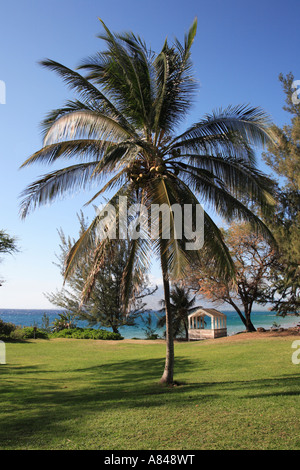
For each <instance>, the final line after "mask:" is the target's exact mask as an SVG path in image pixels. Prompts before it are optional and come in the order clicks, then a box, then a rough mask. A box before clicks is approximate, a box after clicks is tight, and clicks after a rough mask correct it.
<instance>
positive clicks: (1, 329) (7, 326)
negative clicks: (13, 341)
mask: <svg viewBox="0 0 300 470" xmlns="http://www.w3.org/2000/svg"><path fill="white" fill-rule="evenodd" d="M16 328H17V327H16V325H14V324H13V323H5V322H4V321H3V320H1V319H0V336H10V334H11V333H12V332H13V331H14V330H15V329H16Z"/></svg>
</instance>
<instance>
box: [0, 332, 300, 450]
mask: <svg viewBox="0 0 300 470" xmlns="http://www.w3.org/2000/svg"><path fill="white" fill-rule="evenodd" d="M293 339H296V338H291V337H290V338H288V337H286V338H266V339H264V340H261V339H253V340H249V341H247V340H245V341H234V342H230V341H226V340H225V341H224V340H222V341H218V340H216V341H203V342H194V343H177V344H176V345H175V354H176V368H175V379H176V380H178V381H179V382H181V383H182V384H181V385H179V386H177V387H172V388H164V387H161V386H160V385H158V380H159V378H160V376H161V374H162V371H163V366H164V355H165V345H164V344H163V343H161V344H157V343H151V342H148V343H147V344H139V342H136V343H126V342H124V341H119V342H110V341H93V340H65V339H55V340H54V339H52V340H49V341H47V340H30V341H28V342H27V343H9V344H7V345H6V351H7V353H6V354H7V364H6V365H0V374H1V383H0V392H1V405H0V423H1V424H0V448H1V449H106V450H109V449H115V450H121V449H128V450H132V449H150V450H164V449H167V450H170V449H172V450H179V449H181V450H192V449H193V450H195V449H299V448H300V437H299V417H300V406H299V393H300V389H299V385H300V380H299V378H300V365H294V364H292V361H291V355H292V352H293V351H294V350H293V349H291V344H292V341H293Z"/></svg>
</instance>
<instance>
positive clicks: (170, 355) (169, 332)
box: [160, 250, 174, 385]
mask: <svg viewBox="0 0 300 470" xmlns="http://www.w3.org/2000/svg"><path fill="white" fill-rule="evenodd" d="M161 269H162V276H163V286H164V297H165V308H166V362H165V369H164V373H163V375H162V377H161V379H160V383H162V384H166V385H171V384H172V383H173V375H174V335H173V318H172V311H171V308H170V307H171V304H170V282H169V275H168V268H167V263H166V260H165V256H164V254H163V253H162V250H161Z"/></svg>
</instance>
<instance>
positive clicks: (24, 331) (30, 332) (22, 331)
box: [10, 326, 48, 340]
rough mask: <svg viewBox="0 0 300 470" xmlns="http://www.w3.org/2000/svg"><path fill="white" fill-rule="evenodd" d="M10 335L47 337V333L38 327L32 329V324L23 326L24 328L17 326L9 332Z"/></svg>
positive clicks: (24, 337) (25, 337)
mask: <svg viewBox="0 0 300 470" xmlns="http://www.w3.org/2000/svg"><path fill="white" fill-rule="evenodd" d="M10 337H11V338H12V339H19V340H22V339H32V338H37V339H48V334H47V333H46V332H45V331H43V330H40V329H38V328H37V329H36V330H34V327H33V326H25V327H24V328H21V327H18V328H16V329H15V330H14V331H13V332H11V334H10Z"/></svg>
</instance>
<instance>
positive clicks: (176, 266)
mask: <svg viewBox="0 0 300 470" xmlns="http://www.w3.org/2000/svg"><path fill="white" fill-rule="evenodd" d="M102 25H103V27H104V33H103V34H102V35H101V36H99V37H100V38H101V39H102V40H104V42H105V44H106V50H104V52H99V53H98V54H97V55H96V56H95V57H91V58H88V59H87V60H85V61H84V62H83V63H82V64H81V65H80V67H79V69H81V70H84V71H86V75H85V76H83V75H82V74H80V73H79V72H77V71H73V70H71V69H69V68H67V67H65V66H64V65H62V64H59V63H57V62H55V61H53V60H45V61H43V62H42V65H43V66H45V67H46V68H47V69H50V70H53V71H55V72H57V73H58V74H59V75H60V76H61V77H62V79H63V80H64V81H65V82H66V84H67V85H68V86H69V87H71V89H73V90H74V91H75V92H77V93H78V95H79V99H76V100H73V101H68V102H67V103H66V105H65V106H63V107H61V108H59V109H56V110H54V111H52V112H51V113H50V114H49V115H48V116H47V117H46V119H45V120H44V122H43V128H44V144H43V147H42V148H41V149H40V150H38V151H37V152H36V153H34V154H33V155H32V156H31V157H30V158H28V159H27V160H26V161H25V162H24V164H23V165H22V166H23V167H24V166H27V165H31V164H34V163H45V164H53V163H56V162H57V161H58V160H62V159H64V160H65V161H67V162H70V164H69V165H67V166H65V167H63V168H61V169H59V170H55V171H53V172H50V173H48V174H46V175H45V176H43V177H41V178H39V179H38V180H37V181H35V182H34V183H32V184H31V185H30V186H28V188H27V189H26V190H25V192H24V194H23V195H24V199H23V201H22V205H21V212H22V216H23V217H26V216H27V214H28V213H29V212H30V210H32V209H34V208H36V207H37V206H40V205H42V204H45V203H48V202H52V201H54V200H55V199H56V198H57V197H60V196H62V195H64V194H66V193H67V192H73V191H74V190H75V189H76V190H78V189H82V188H89V187H91V185H97V186H98V188H97V190H96V193H95V195H94V197H93V198H92V199H91V201H94V200H95V199H96V198H98V197H99V196H100V195H102V194H104V193H106V192H107V191H115V193H114V195H113V197H112V198H111V199H110V201H109V203H110V204H113V205H115V206H117V205H118V201H119V200H120V199H119V198H120V197H121V196H126V197H127V198H128V202H129V203H130V204H134V203H136V204H141V203H142V204H144V205H146V207H148V208H150V207H151V206H152V204H160V205H161V204H165V205H166V206H167V207H168V208H169V215H170V236H169V237H168V238H165V237H164V234H163V233H162V230H161V229H160V232H159V235H158V237H157V238H156V239H155V240H153V239H152V238H151V236H150V234H149V233H148V232H147V230H145V233H144V234H143V235H144V236H143V237H140V238H132V239H131V240H130V243H131V251H130V254H129V258H128V263H127V268H126V269H125V273H124V283H123V292H124V299H126V298H127V297H128V286H130V285H132V282H131V280H132V277H133V273H134V272H137V271H138V270H139V269H141V268H142V267H143V268H145V267H147V266H148V265H149V262H150V260H151V254H150V250H152V252H154V254H155V255H157V256H158V258H159V259H160V263H161V269H162V278H163V287H164V298H165V308H166V345H167V351H166V362H165V369H164V373H163V376H162V379H161V382H162V383H168V384H170V383H172V381H173V367H174V346H173V329H172V327H171V325H172V312H171V309H170V280H171V279H177V278H182V276H183V275H184V271H185V268H186V267H187V266H188V264H189V263H190V262H191V261H193V260H195V259H196V258H198V257H199V256H200V253H199V251H196V250H194V251H192V250H190V251H187V250H186V249H185V242H186V240H185V239H184V237H183V238H182V239H178V238H177V236H176V226H175V222H174V215H173V211H172V209H171V207H172V205H173V204H175V203H176V204H179V205H180V206H181V207H182V206H183V205H184V204H190V205H191V206H192V207H195V206H197V205H198V204H199V203H200V200H201V202H205V203H207V205H210V206H211V207H213V208H214V209H216V211H217V212H218V213H219V214H220V215H221V216H222V217H223V218H224V219H225V220H233V219H246V220H247V221H249V222H250V223H251V224H252V226H253V227H255V228H256V229H257V230H259V231H260V232H261V233H263V234H264V235H265V236H268V237H269V238H271V234H270V232H269V230H268V228H267V227H266V226H265V225H264V224H263V223H262V221H261V220H260V219H259V218H258V217H257V216H256V215H254V214H253V213H252V212H251V210H249V208H248V207H247V205H245V204H243V203H242V202H241V199H242V198H243V197H246V198H248V200H250V201H253V202H254V203H255V204H256V205H257V206H258V207H259V208H260V210H261V211H262V213H266V212H268V211H269V210H270V207H271V202H272V196H271V193H272V185H271V182H270V180H269V179H268V178H267V177H266V176H265V175H263V174H262V173H261V172H260V171H258V170H257V168H256V165H255V156H254V152H253V150H252V146H253V145H261V144H265V143H266V142H268V141H269V140H270V136H271V134H270V130H269V128H270V122H269V119H268V117H267V116H266V114H265V113H264V112H263V111H262V110H261V109H259V108H253V107H250V106H236V107H232V106H230V107H228V108H227V109H225V110H219V111H218V112H213V113H212V114H211V115H207V116H205V117H204V118H202V119H200V120H199V121H198V122H197V123H195V124H194V125H192V126H190V127H189V128H188V129H187V130H185V131H184V132H180V133H178V132H176V130H177V129H178V126H179V124H181V123H182V121H183V119H184V118H185V117H186V116H187V113H188V111H189V110H190V108H191V106H192V104H193V98H194V94H195V91H196V90H197V83H196V81H195V79H194V77H193V73H192V63H191V46H192V43H193V41H194V38H195V34H196V28H197V21H196V20H195V21H194V23H193V24H192V26H191V28H190V30H189V32H188V34H187V35H186V36H185V39H184V42H183V44H181V43H180V42H179V41H178V40H177V39H176V40H175V42H174V44H172V45H170V44H169V43H168V41H165V43H164V45H163V47H162V50H161V52H160V53H158V54H155V53H154V52H153V51H151V50H149V49H148V48H147V46H146V44H145V43H144V41H143V40H142V39H141V38H140V37H138V36H136V35H134V34H133V33H131V32H130V33H124V34H113V33H112V32H111V31H110V30H109V29H108V28H107V27H106V26H105V24H104V23H103V22H102ZM76 160H78V162H76ZM199 197H200V198H201V199H200V200H199V199H198V198H199ZM91 201H89V202H91ZM117 216H118V214H117ZM102 218H103V214H102V215H101V214H98V215H97V216H96V217H95V219H94V220H93V222H92V223H91V225H90V226H89V227H88V228H87V230H86V231H85V233H84V234H83V235H82V236H81V237H80V239H79V240H78V241H77V242H76V243H75V245H74V247H73V248H72V250H71V251H70V254H69V257H68V260H67V266H66V271H65V276H66V277H67V276H69V274H70V272H71V271H72V270H73V269H75V267H76V264H77V263H78V262H79V260H80V257H81V256H82V252H84V250H85V249H86V248H87V246H89V245H90V246H91V244H92V243H93V240H95V236H94V234H95V233H96V232H97V228H98V227H99V224H100V223H101V220H102ZM136 220H138V216H137V218H136ZM204 230H205V243H204V248H203V249H204V250H206V252H208V253H209V254H210V256H211V257H212V258H213V259H215V262H216V263H217V264H218V266H219V268H220V270H222V271H223V272H225V273H227V275H228V276H233V275H234V269H233V263H232V261H231V258H230V255H229V252H228V250H227V248H226V246H225V244H224V242H223V239H222V236H221V233H220V230H219V229H218V227H217V226H216V225H215V224H214V222H213V221H212V219H211V218H210V217H209V215H208V214H207V213H206V212H205V215H204ZM108 244H109V240H108V238H104V239H102V240H100V241H99V242H98V243H97V244H96V245H95V246H94V253H95V255H94V265H93V269H92V270H91V273H90V276H89V278H88V280H87V283H86V287H85V289H84V294H83V295H84V296H88V295H89V292H90V291H91V289H92V286H93V279H94V278H95V275H96V273H97V272H98V271H99V270H100V269H101V265H102V263H103V259H104V257H103V253H104V252H105V250H106V249H107V246H108Z"/></svg>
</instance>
